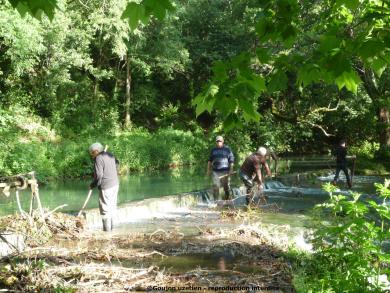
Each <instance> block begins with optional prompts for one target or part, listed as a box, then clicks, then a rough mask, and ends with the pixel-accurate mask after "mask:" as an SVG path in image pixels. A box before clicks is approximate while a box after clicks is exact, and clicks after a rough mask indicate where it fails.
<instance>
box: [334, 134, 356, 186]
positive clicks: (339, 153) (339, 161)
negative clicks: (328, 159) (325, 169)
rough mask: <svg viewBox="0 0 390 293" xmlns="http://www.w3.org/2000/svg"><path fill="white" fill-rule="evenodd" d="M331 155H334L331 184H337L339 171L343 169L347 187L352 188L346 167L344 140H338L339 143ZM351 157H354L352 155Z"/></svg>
mask: <svg viewBox="0 0 390 293" xmlns="http://www.w3.org/2000/svg"><path fill="white" fill-rule="evenodd" d="M333 155H334V156H335V157H336V174H335V176H334V179H333V185H336V184H337V180H338V179H339V174H340V171H341V170H343V172H344V174H345V178H346V179H347V185H348V188H352V182H351V178H350V177H349V174H348V169H347V147H346V143H345V140H341V141H340V144H339V145H338V146H337V147H336V149H335V150H334V152H333ZM352 158H353V159H354V158H355V157H354V156H352Z"/></svg>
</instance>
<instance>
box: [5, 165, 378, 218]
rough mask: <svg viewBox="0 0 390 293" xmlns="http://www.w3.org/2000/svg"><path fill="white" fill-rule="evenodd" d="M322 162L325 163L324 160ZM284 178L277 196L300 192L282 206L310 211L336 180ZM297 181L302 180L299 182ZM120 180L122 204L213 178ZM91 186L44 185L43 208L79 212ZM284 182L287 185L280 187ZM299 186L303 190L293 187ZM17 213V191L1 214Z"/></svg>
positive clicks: (153, 175) (366, 185)
mask: <svg viewBox="0 0 390 293" xmlns="http://www.w3.org/2000/svg"><path fill="white" fill-rule="evenodd" d="M321 160H322V161H323V162H326V161H325V160H324V159H321ZM309 161H310V160H305V158H300V160H299V161H297V162H309ZM291 162H294V161H281V162H279V163H278V168H284V167H286V166H291V164H292V163H291ZM311 162H313V161H311ZM283 166H284V167H283ZM311 167H312V168H314V167H315V164H313V163H312V164H311ZM286 170H287V169H286ZM287 171H289V170H287ZM318 172H322V175H321V176H318V175H317V174H318ZM307 174H309V175H307ZM283 176H284V177H283ZM283 176H281V177H280V178H278V182H274V183H272V184H273V185H272V184H271V182H270V186H271V185H272V188H273V189H274V190H275V191H276V192H277V194H274V195H275V196H279V197H284V195H285V194H286V193H288V192H290V191H292V192H295V193H297V195H298V196H297V197H296V198H291V197H290V198H289V199H286V198H284V199H283V200H282V205H283V206H285V207H288V206H294V207H296V208H297V209H307V208H310V207H312V206H313V205H314V204H315V203H317V202H318V201H321V200H324V196H323V195H324V193H323V192H322V191H321V190H320V189H319V188H320V186H321V184H323V183H324V182H329V181H331V180H332V179H333V173H332V172H331V170H329V169H327V170H323V169H321V165H320V166H317V170H316V171H315V173H307V172H306V173H305V176H295V175H291V176H290V175H286V174H285V175H283ZM297 178H298V179H299V180H297ZM341 180H343V177H341ZM120 181H121V182H120V184H121V187H120V191H119V203H125V202H131V201H136V200H142V199H146V198H153V197H161V196H165V195H173V194H179V193H183V192H191V191H196V190H204V189H206V188H209V187H210V186H211V180H210V178H208V177H206V176H205V168H204V166H200V167H198V168H194V167H191V168H189V167H184V168H176V169H172V170H166V171H155V172H149V173H137V174H130V175H128V176H122V177H121V178H120ZM383 181H384V178H383V177H378V176H355V177H354V190H355V191H359V192H362V193H373V192H375V190H374V186H373V183H374V182H383ZM89 183H90V180H72V181H65V182H61V181H59V182H50V183H49V184H48V185H46V186H41V187H40V195H41V201H42V205H43V207H46V208H49V209H54V208H55V207H57V206H60V205H62V204H67V205H68V206H67V207H65V208H63V209H62V211H64V212H72V213H76V212H78V211H79V210H80V208H81V206H82V205H83V202H84V200H85V198H86V196H87V193H88V186H89ZM281 183H283V184H284V185H285V186H283V185H281ZM239 184H240V181H239V179H238V176H233V178H232V186H237V185H239ZM275 184H276V185H278V186H276V185H275ZM274 185H275V186H274ZM297 185H299V186H300V187H299V188H297V187H294V186H297ZM340 186H342V184H340ZM20 194H21V203H22V207H23V209H25V210H28V208H29V200H30V192H29V191H23V192H21V193H20ZM97 194H98V192H97V190H95V191H94V193H93V196H92V198H91V200H90V201H89V203H88V205H87V209H89V208H97V207H98V200H97V196H98V195H97ZM301 194H310V195H312V196H310V197H304V198H300V197H299V195H301ZM317 197H318V198H317ZM16 210H17V205H16V200H15V193H14V192H13V193H12V194H11V196H10V197H8V198H7V197H4V196H1V197H0V215H7V214H11V213H13V212H15V211H16Z"/></svg>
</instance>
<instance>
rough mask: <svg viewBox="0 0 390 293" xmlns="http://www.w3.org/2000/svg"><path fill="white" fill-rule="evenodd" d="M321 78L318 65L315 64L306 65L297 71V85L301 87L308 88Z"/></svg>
mask: <svg viewBox="0 0 390 293" xmlns="http://www.w3.org/2000/svg"><path fill="white" fill-rule="evenodd" d="M320 78H321V71H320V68H319V66H318V65H316V64H306V65H304V66H302V67H301V68H300V69H299V70H298V78H297V83H298V85H303V87H306V86H308V85H309V84H311V83H312V82H317V81H319V80H320Z"/></svg>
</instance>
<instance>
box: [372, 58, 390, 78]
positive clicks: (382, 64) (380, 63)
mask: <svg viewBox="0 0 390 293" xmlns="http://www.w3.org/2000/svg"><path fill="white" fill-rule="evenodd" d="M386 67H387V62H386V60H384V59H382V58H380V57H379V58H378V57H376V58H375V59H374V61H372V63H371V68H372V69H373V70H374V72H375V74H376V75H378V77H380V76H381V75H382V73H383V71H385V69H386Z"/></svg>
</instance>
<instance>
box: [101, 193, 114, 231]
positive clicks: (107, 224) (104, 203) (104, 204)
mask: <svg viewBox="0 0 390 293" xmlns="http://www.w3.org/2000/svg"><path fill="white" fill-rule="evenodd" d="M99 210H100V215H101V216H102V222H103V231H106V232H109V231H111V218H110V213H109V210H110V208H109V198H108V197H107V193H106V191H105V190H99Z"/></svg>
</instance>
